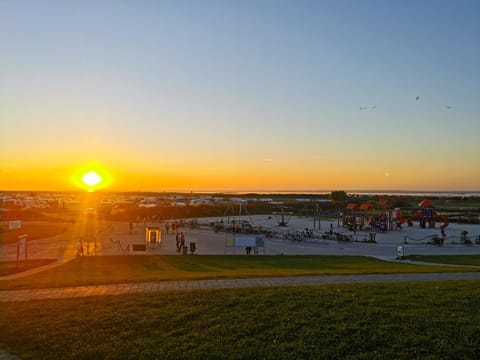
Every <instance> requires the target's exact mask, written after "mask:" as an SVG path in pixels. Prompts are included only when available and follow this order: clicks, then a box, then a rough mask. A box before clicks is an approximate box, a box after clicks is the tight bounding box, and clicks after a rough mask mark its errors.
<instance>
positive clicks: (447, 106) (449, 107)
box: [445, 105, 453, 109]
mask: <svg viewBox="0 0 480 360" xmlns="http://www.w3.org/2000/svg"><path fill="white" fill-rule="evenodd" d="M445 107H446V108H447V109H451V108H452V107H453V106H450V105H446V106H445Z"/></svg>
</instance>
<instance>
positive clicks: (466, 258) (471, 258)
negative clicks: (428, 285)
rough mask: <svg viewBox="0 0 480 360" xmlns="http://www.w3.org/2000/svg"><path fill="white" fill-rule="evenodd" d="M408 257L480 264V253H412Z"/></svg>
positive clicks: (440, 261) (462, 263)
mask: <svg viewBox="0 0 480 360" xmlns="http://www.w3.org/2000/svg"><path fill="white" fill-rule="evenodd" d="M407 258H408V259H409V260H414V261H424V262H431V263H436V264H452V265H471V266H480V255H411V256H407Z"/></svg>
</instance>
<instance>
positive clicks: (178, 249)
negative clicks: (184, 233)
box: [175, 231, 181, 252]
mask: <svg viewBox="0 0 480 360" xmlns="http://www.w3.org/2000/svg"><path fill="white" fill-rule="evenodd" d="M175 241H176V244H177V252H180V249H181V248H180V241H181V235H180V233H179V232H178V231H177V235H176V236H175Z"/></svg>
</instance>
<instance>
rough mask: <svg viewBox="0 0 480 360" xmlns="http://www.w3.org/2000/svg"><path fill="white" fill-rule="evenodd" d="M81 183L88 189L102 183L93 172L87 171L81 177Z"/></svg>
mask: <svg viewBox="0 0 480 360" xmlns="http://www.w3.org/2000/svg"><path fill="white" fill-rule="evenodd" d="M82 181H83V183H84V184H85V185H88V186H90V187H94V186H96V185H98V184H100V182H101V181H102V177H101V176H100V175H98V174H97V173H96V172H95V171H89V172H88V173H86V174H85V175H83V176H82Z"/></svg>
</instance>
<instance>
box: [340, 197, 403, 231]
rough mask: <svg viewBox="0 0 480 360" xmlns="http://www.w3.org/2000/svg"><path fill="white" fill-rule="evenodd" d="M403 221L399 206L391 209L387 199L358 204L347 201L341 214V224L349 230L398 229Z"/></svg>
mask: <svg viewBox="0 0 480 360" xmlns="http://www.w3.org/2000/svg"><path fill="white" fill-rule="evenodd" d="M404 223H405V219H404V218H403V217H402V214H401V211H400V208H395V209H392V208H391V206H390V201H389V200H388V199H379V200H378V201H377V202H376V203H375V202H366V203H362V204H360V205H358V204H355V203H349V204H347V206H346V209H345V213H344V216H343V226H344V227H346V228H348V229H349V230H351V231H356V230H357V229H358V230H367V229H368V230H371V231H375V232H385V231H389V230H395V229H396V230H400V229H401V228H402V225H403V224H404Z"/></svg>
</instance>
